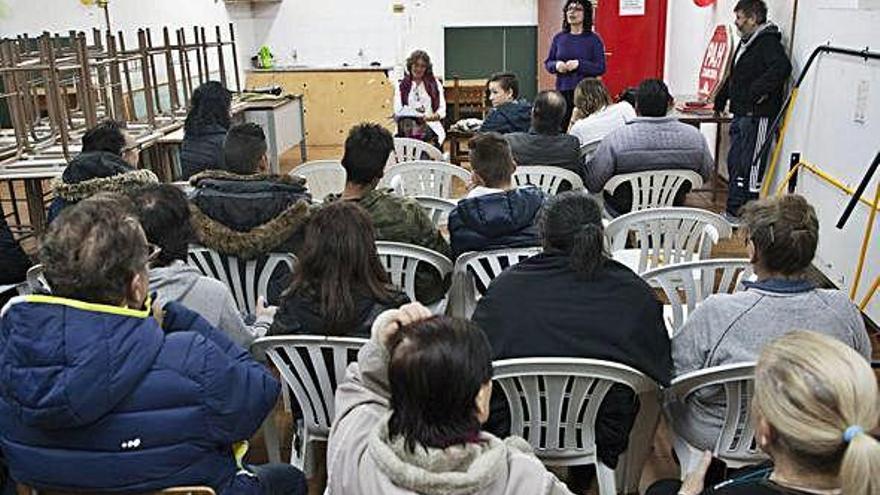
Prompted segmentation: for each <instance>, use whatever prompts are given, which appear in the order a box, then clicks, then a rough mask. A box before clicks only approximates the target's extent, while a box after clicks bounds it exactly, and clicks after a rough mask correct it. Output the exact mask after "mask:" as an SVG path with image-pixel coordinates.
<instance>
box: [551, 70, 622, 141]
mask: <svg viewBox="0 0 880 495" xmlns="http://www.w3.org/2000/svg"><path fill="white" fill-rule="evenodd" d="M634 118H636V110H635V108H634V107H633V106H632V105H630V104H629V103H627V102H625V101H621V102H620V103H612V101H611V95H609V94H608V89H606V88H605V84H603V83H602V81H601V80H600V79H597V78H595V77H587V78H585V79H582V80H581V82H579V83H578V85H577V87H576V88H575V89H574V113H572V115H571V128H570V129H569V130H568V133H569V134H571V135H572V136H575V137H577V138H578V141H580V143H581V145H584V144H587V143H592V142H595V141H600V140H601V139H602V138H604V137H605V136H606V135H608V134H610V133H611V132H612V131H614V130H616V129H617V128H619V127H623V126H624V125H626V123H627V122H629V121H630V120H632V119H634Z"/></svg>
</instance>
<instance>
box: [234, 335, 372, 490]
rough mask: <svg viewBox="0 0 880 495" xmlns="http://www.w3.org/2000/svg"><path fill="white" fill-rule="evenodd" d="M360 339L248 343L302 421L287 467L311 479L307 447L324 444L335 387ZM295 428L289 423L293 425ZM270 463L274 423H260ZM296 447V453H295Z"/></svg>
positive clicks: (275, 445) (277, 453)
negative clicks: (273, 371) (288, 393)
mask: <svg viewBox="0 0 880 495" xmlns="http://www.w3.org/2000/svg"><path fill="white" fill-rule="evenodd" d="M366 342H367V341H366V339H356V338H350V337H325V336H323V335H298V336H286V335H285V336H277V337H263V338H260V339H257V340H256V341H255V342H254V343H253V344H251V354H252V355H253V356H254V357H255V358H257V359H258V360H260V361H263V362H265V361H270V362H271V363H272V364H273V365H274V366H275V367H276V368H277V369H278V371H279V372H280V373H281V378H282V380H283V381H284V387H290V388H291V389H292V390H293V396H294V397H295V398H296V402H297V404H298V405H299V407H300V410H301V413H302V419H303V425H302V430H301V432H299V438H297V435H296V434H294V436H293V441H292V442H291V448H290V452H291V458H290V463H291V464H293V465H295V466H296V467H298V468H300V469H302V470H303V472H304V473H305V474H306V477H307V478H309V477H311V475H312V473H313V472H314V469H315V467H316V466H315V459H314V454H313V451H312V448H311V444H312V443H315V442H326V441H327V437H328V436H329V435H330V426H332V424H333V419H334V417H335V405H334V394H335V393H336V386H337V385H338V384H339V382H341V381H342V379H343V378H344V377H345V368H346V367H347V366H348V364H349V363H352V362H354V361H356V360H357V352H358V350H359V349H360V348H361V347H362V346H363V345H364V343H366ZM294 424H295V423H294ZM263 428H264V429H265V431H266V449H267V451H268V454H269V461H270V462H280V458H281V450H280V443H281V441H280V437H279V435H278V431H277V428H276V427H275V422H274V418H273V417H272V415H269V417H268V418H266V421H265V422H264V423H263ZM297 444H299V449H297V448H296V446H297Z"/></svg>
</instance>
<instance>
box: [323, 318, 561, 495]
mask: <svg viewBox="0 0 880 495" xmlns="http://www.w3.org/2000/svg"><path fill="white" fill-rule="evenodd" d="M491 395H492V361H491V350H490V349H489V343H488V342H486V337H485V336H484V335H483V333H482V332H481V331H480V329H479V328H477V326H476V325H474V324H473V323H470V322H468V321H466V320H462V319H457V318H449V317H445V316H433V317H432V316H431V312H430V311H429V310H428V309H427V308H425V307H424V306H421V305H420V304H418V303H412V304H407V305H406V306H403V307H402V308H400V309H399V310H390V311H386V312H384V313H382V314H381V315H379V318H377V319H376V322H375V323H374V324H373V331H372V338H371V339H370V341H369V342H367V343H366V344H365V345H364V347H363V348H362V349H361V351H360V353H359V354H358V362H357V364H353V365H351V366H349V368H348V371H347V372H346V375H345V380H344V381H342V382H341V383H340V385H339V388H337V389H336V420H335V422H334V424H333V429H332V430H331V432H330V440H329V443H328V445H327V459H328V462H327V475H328V476H327V477H328V486H327V492H328V493H364V494H367V493H370V494H379V493H381V494H386V495H404V494H416V493H436V494H439V493H462V494H463V493H468V494H473V495H489V494H502V493H503V494H505V495H520V494H521V495H526V494H528V495H551V494H552V495H565V494H568V495H570V494H571V492H569V491H568V490H567V489H566V488H565V485H563V484H562V483H560V482H559V480H557V479H556V477H555V476H554V475H553V474H552V473H550V471H548V470H547V468H545V467H544V466H543V465H542V464H541V462H540V461H538V459H537V458H535V456H534V454H532V449H531V448H530V446H529V445H528V444H527V443H526V442H525V441H524V440H523V439H521V438H508V439H507V440H504V441H502V440H499V439H498V438H497V437H495V436H492V435H491V434H489V433H486V432H483V431H480V425H481V424H482V423H483V422H485V421H486V418H487V417H488V416H489V399H490V396H491Z"/></svg>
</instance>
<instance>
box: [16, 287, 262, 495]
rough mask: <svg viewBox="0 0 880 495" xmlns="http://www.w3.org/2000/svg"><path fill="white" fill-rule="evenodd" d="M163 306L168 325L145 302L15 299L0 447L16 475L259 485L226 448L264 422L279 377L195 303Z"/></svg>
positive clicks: (82, 484) (129, 486) (45, 481)
mask: <svg viewBox="0 0 880 495" xmlns="http://www.w3.org/2000/svg"><path fill="white" fill-rule="evenodd" d="M165 309H166V316H165V321H164V331H163V329H162V328H160V327H159V325H158V323H157V322H156V320H154V319H153V318H152V317H150V316H149V311H148V310H147V311H139V310H130V309H124V308H119V307H114V306H104V305H97V304H88V303H83V302H80V301H74V300H71V299H63V298H58V297H52V296H22V297H19V298H16V299H13V302H12V303H11V304H10V306H9V307H8V309H7V311H6V312H5V313H4V314H3V316H2V319H0V448H2V450H3V454H4V456H5V457H6V461H7V463H8V465H9V468H10V471H11V474H12V477H13V478H14V479H16V480H17V481H19V482H22V483H26V484H28V485H33V486H36V487H39V488H46V489H52V488H55V489H58V488H69V489H75V490H77V491H86V492H88V491H94V490H98V489H100V490H102V491H125V492H136V493H140V492H146V491H154V490H157V489H161V488H166V487H169V486H179V485H210V486H211V487H213V488H214V490H215V491H217V492H218V493H221V492H222V493H236V494H239V493H244V494H257V493H263V492H264V490H263V488H262V487H261V486H260V484H259V481H257V479H256V478H254V477H251V476H245V475H242V476H236V472H237V471H238V468H237V465H236V461H235V459H234V457H233V450H232V449H233V447H232V446H233V444H234V443H236V442H239V441H241V440H247V439H248V438H250V437H251V435H253V433H254V432H255V431H256V430H257V428H258V427H259V426H260V424H261V422H262V421H263V418H265V417H266V415H267V414H268V413H269V412H270V410H271V409H272V407H273V406H274V404H275V401H276V399H277V396H278V392H279V384H278V382H277V381H276V380H275V379H274V378H273V377H272V376H271V375H270V374H269V373H267V371H266V369H265V368H264V367H263V366H262V365H260V364H259V363H257V362H256V361H254V360H253V359H251V357H250V356H249V355H248V354H247V352H245V350H244V349H242V348H240V347H238V346H237V345H235V344H233V343H232V341H230V340H229V339H228V338H227V337H225V336H224V335H223V333H222V332H220V331H219V330H216V329H215V328H213V327H211V326H210V325H209V324H208V322H206V321H205V320H204V319H202V318H201V317H200V316H198V315H197V314H196V313H194V312H192V311H190V310H188V309H186V308H184V307H183V306H181V305H179V304H177V303H169V304H168V305H166V307H165Z"/></svg>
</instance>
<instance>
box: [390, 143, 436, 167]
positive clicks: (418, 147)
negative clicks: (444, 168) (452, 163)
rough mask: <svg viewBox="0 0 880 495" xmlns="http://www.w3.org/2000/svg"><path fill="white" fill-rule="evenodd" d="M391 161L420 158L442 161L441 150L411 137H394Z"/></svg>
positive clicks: (416, 159)
mask: <svg viewBox="0 0 880 495" xmlns="http://www.w3.org/2000/svg"><path fill="white" fill-rule="evenodd" d="M392 157H393V162H391V163H404V162H414V161H420V160H434V161H438V162H442V161H443V152H442V151H440V150H438V149H437V148H435V147H434V146H433V145H431V144H430V143H426V142H424V141H419V140H418V139H411V138H400V137H396V138H394V153H393V154H392Z"/></svg>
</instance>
